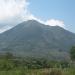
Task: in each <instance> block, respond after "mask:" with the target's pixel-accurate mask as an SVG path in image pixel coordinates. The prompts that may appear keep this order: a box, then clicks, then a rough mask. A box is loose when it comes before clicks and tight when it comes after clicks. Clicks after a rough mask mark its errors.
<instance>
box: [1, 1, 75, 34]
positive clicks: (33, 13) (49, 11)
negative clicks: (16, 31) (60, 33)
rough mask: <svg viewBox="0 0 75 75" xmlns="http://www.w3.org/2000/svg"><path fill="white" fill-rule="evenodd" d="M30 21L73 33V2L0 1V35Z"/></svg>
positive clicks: (74, 9) (74, 13) (74, 16)
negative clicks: (61, 28) (23, 22)
mask: <svg viewBox="0 0 75 75" xmlns="http://www.w3.org/2000/svg"><path fill="white" fill-rule="evenodd" d="M31 19H34V20H37V21H39V22H41V23H43V24H45V25H50V26H56V25H58V26H60V27H63V28H65V29H67V30H69V31H71V32H74V33H75V0H0V33H1V32H3V31H6V30H8V29H10V28H12V27H14V26H15V25H17V24H18V23H20V22H22V21H26V20H31Z"/></svg>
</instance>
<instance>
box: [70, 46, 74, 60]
mask: <svg viewBox="0 0 75 75" xmlns="http://www.w3.org/2000/svg"><path fill="white" fill-rule="evenodd" d="M70 56H71V59H72V60H75V46H73V47H72V48H71V50H70Z"/></svg>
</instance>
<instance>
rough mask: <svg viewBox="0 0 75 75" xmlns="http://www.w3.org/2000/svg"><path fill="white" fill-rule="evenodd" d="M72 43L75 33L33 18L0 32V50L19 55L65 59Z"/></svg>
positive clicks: (73, 42) (74, 43)
mask: <svg viewBox="0 0 75 75" xmlns="http://www.w3.org/2000/svg"><path fill="white" fill-rule="evenodd" d="M73 45H75V34H73V33H72V32H69V31H67V30H65V29H63V28H61V27H59V26H48V25H44V24H41V23H39V22H37V21H35V20H29V21H25V22H22V23H20V24H19V25H17V26H15V27H14V28H12V29H10V30H8V31H6V32H4V33H2V34H0V47H1V48H0V52H12V53H13V54H16V55H19V56H34V57H46V58H54V59H67V58H69V54H68V51H69V49H70V48H71V47H72V46H73ZM65 56H66V58H65Z"/></svg>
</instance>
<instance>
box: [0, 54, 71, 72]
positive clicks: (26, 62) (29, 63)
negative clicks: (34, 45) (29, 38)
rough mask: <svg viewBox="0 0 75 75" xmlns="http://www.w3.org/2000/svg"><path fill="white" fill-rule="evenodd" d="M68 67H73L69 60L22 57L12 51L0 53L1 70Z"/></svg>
mask: <svg viewBox="0 0 75 75" xmlns="http://www.w3.org/2000/svg"><path fill="white" fill-rule="evenodd" d="M67 67H71V66H70V64H69V63H68V62H67V61H50V60H48V59H45V58H34V57H26V58H21V57H15V56H13V54H11V53H6V54H4V55H0V71H1V70H2V71H3V70H5V71H8V70H20V69H21V70H22V69H23V70H25V69H43V68H67Z"/></svg>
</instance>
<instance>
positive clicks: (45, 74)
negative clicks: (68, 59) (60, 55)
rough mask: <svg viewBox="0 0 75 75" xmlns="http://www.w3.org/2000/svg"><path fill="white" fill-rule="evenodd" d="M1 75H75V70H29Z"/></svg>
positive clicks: (2, 72) (2, 74)
mask: <svg viewBox="0 0 75 75" xmlns="http://www.w3.org/2000/svg"><path fill="white" fill-rule="evenodd" d="M0 75H75V69H74V68H65V69H59V68H51V69H27V70H15V71H11V70H10V71H0Z"/></svg>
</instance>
